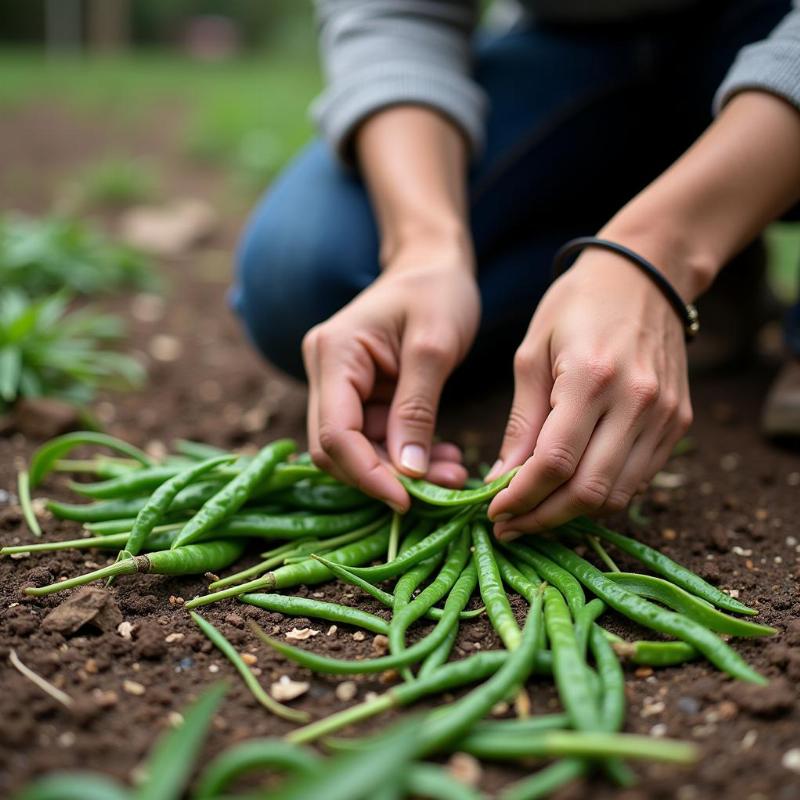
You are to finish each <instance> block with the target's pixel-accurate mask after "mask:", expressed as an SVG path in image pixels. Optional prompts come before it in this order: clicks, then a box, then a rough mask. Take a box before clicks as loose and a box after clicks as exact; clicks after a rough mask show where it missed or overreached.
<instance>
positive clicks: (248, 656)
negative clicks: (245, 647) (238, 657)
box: [242, 653, 258, 667]
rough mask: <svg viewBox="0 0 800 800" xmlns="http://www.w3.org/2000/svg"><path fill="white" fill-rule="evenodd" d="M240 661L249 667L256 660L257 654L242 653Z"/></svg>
mask: <svg viewBox="0 0 800 800" xmlns="http://www.w3.org/2000/svg"><path fill="white" fill-rule="evenodd" d="M242 661H244V663H245V664H247V665H248V666H249V667H252V666H253V665H254V664H256V663H257V662H258V656H255V655H254V654H253V653H242Z"/></svg>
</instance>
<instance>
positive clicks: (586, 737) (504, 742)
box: [458, 731, 698, 764]
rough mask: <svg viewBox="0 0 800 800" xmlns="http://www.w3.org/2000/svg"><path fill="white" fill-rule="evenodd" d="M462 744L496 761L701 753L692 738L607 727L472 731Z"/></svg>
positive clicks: (687, 759)
mask: <svg viewBox="0 0 800 800" xmlns="http://www.w3.org/2000/svg"><path fill="white" fill-rule="evenodd" d="M458 748H459V750H460V751H462V752H465V753H469V754H470V755H473V756H475V757H476V758H485V759H487V760H492V761H517V760H519V759H529V758H559V757H563V756H572V757H580V758H592V759H597V758H633V759H647V760H649V761H662V762H664V763H668V764H691V763H692V762H693V761H696V760H697V757H698V750H697V747H696V746H695V745H694V744H692V743H690V742H679V741H675V740H670V739H655V738H653V737H652V736H637V735H636V734H632V733H606V732H603V731H542V732H541V733H529V734H527V735H516V734H515V735H511V736H492V737H488V736H477V735H472V736H470V735H468V736H466V737H464V738H463V739H462V740H461V741H460V742H459V743H458Z"/></svg>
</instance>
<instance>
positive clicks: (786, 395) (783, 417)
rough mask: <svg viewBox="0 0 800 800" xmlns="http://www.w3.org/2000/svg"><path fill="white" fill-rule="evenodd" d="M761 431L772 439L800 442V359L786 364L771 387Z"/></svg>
mask: <svg viewBox="0 0 800 800" xmlns="http://www.w3.org/2000/svg"><path fill="white" fill-rule="evenodd" d="M761 430H762V432H763V433H764V435H765V436H768V437H769V438H771V439H794V440H797V441H800V359H797V358H796V359H792V360H791V361H789V362H787V363H786V364H784V366H783V367H782V368H781V371H780V372H779V373H778V377H777V378H776V379H775V381H774V382H773V384H772V386H771V387H770V390H769V393H768V394H767V399H766V401H765V402H764V410H763V412H762V414H761Z"/></svg>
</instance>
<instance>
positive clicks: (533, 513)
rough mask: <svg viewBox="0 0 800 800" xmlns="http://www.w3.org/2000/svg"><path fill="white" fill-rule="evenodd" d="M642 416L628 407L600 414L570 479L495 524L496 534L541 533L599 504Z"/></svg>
mask: <svg viewBox="0 0 800 800" xmlns="http://www.w3.org/2000/svg"><path fill="white" fill-rule="evenodd" d="M646 420H647V415H645V416H644V417H641V416H638V415H635V416H632V414H631V412H630V410H629V409H625V410H621V411H618V412H616V413H614V414H608V415H606V416H605V417H603V419H601V420H600V422H599V424H598V425H597V427H596V428H595V431H594V433H593V435H592V438H591V441H590V442H589V444H588V446H587V447H586V451H585V453H584V455H583V458H582V459H581V461H580V464H579V466H578V469H577V470H576V471H575V474H574V476H573V477H572V479H571V480H570V481H568V482H566V483H565V484H563V485H561V486H560V487H559V488H558V489H557V490H555V491H554V492H553V493H552V494H550V495H549V496H548V497H546V498H545V499H544V500H543V501H542V502H541V503H540V504H537V505H536V506H533V507H531V506H529V508H531V510H530V511H528V512H527V513H524V514H522V515H519V516H516V517H513V518H511V519H509V520H507V521H505V522H501V523H499V524H497V525H495V534H496V535H497V537H498V538H499V539H503V538H505V537H506V536H508V537H510V536H512V535H513V534H514V533H515V532H525V533H541V532H542V531H544V530H550V529H551V528H555V527H557V526H558V525H562V524H563V523H565V522H568V521H569V520H571V519H574V518H575V517H577V516H580V515H581V514H587V513H596V512H597V511H599V510H600V509H601V508H603V506H604V505H605V503H606V501H607V500H608V497H609V494H610V492H611V489H612V488H613V486H614V484H615V483H616V481H617V478H618V477H619V475H620V473H621V472H622V470H623V468H624V466H625V462H626V460H627V457H628V455H629V454H630V452H631V449H632V447H633V444H634V442H635V441H636V440H637V438H638V436H639V432H640V431H641V430H642V427H643V426H644V424H645V422H646Z"/></svg>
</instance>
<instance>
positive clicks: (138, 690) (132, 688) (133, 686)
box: [122, 680, 147, 697]
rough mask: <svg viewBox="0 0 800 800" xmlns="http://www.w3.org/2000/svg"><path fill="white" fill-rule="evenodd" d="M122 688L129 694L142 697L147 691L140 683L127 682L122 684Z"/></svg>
mask: <svg viewBox="0 0 800 800" xmlns="http://www.w3.org/2000/svg"><path fill="white" fill-rule="evenodd" d="M122 688H123V689H124V690H125V691H126V692H127V693H128V694H132V695H135V696H137V697H140V696H141V695H143V694H144V693H145V692H146V691H147V690H146V689H145V688H144V686H142V684H141V683H139V682H138V681H129V680H125V681H123V682H122Z"/></svg>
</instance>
